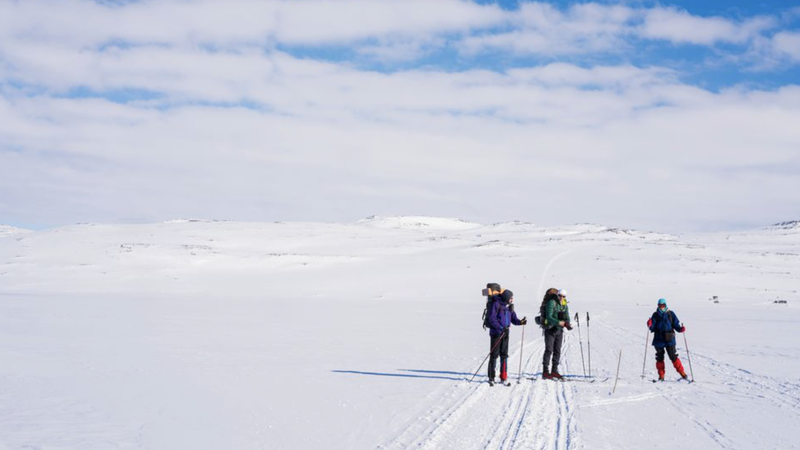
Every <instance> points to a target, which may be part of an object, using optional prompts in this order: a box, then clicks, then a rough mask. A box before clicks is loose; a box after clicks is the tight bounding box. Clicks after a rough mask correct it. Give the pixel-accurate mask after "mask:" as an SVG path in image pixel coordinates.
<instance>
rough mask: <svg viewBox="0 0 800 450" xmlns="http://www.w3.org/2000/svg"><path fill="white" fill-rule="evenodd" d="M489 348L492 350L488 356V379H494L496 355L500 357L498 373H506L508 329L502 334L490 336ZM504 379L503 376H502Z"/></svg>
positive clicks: (503, 374) (504, 374)
mask: <svg viewBox="0 0 800 450" xmlns="http://www.w3.org/2000/svg"><path fill="white" fill-rule="evenodd" d="M490 337H491V339H490V340H489V345H490V347H489V350H490V351H491V352H492V353H491V356H490V357H489V379H490V380H494V377H495V365H497V357H498V356H499V357H500V374H501V375H502V376H506V375H507V374H508V330H506V332H505V333H503V335H502V336H490ZM504 379H505V378H504Z"/></svg>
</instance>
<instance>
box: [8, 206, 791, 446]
mask: <svg viewBox="0 0 800 450" xmlns="http://www.w3.org/2000/svg"><path fill="white" fill-rule="evenodd" d="M795 229H796V224H795V225H792V224H791V223H789V224H788V225H787V224H777V225H775V226H773V227H767V228H763V229H757V230H749V231H743V232H736V233H712V234H697V235H686V236H671V235H666V234H660V233H651V232H642V231H637V230H621V229H616V228H610V227H606V226H603V225H598V224H577V225H565V226H558V227H543V226H537V225H534V224H529V223H522V222H510V223H502V224H494V225H481V224H475V223H469V222H464V221H461V220H459V219H441V218H432V217H371V218H368V219H365V220H363V221H359V222H357V223H352V224H335V223H242V222H230V221H206V220H175V221H169V222H165V223H158V224H144V225H102V224H81V225H75V226H70V227H63V228H58V229H54V230H48V231H40V232H26V231H25V230H17V229H13V228H10V227H1V228H0V286H2V288H1V290H0V342H3V345H2V346H0V361H3V362H4V363H3V364H2V365H0V377H2V381H3V382H2V383H0V399H2V402H0V449H3V450H5V449H6V448H9V449H17V448H80V449H103V448H111V447H115V448H193V449H206V448H207V449H219V448H237V449H261V448H293V449H294V448H298V449H316V448H333V449H351V448H386V449H405V448H423V449H425V448H428V449H459V450H460V449H471V448H491V449H495V448H499V449H511V448H520V449H530V448H534V449H579V448H580V449H603V448H608V449H617V448H645V447H646V448H656V449H658V448H663V449H672V448H674V447H675V446H676V445H681V446H684V447H687V448H719V447H722V448H741V449H761V448H799V447H800V440H798V438H797V437H796V436H795V434H794V432H793V431H794V430H793V426H792V425H791V424H793V423H794V422H796V421H797V420H798V418H800V377H798V375H797V374H800V345H798V342H800V340H798V332H797V329H798V324H800V309H798V304H800V294H798V291H797V289H798V286H800V283H799V282H798V281H799V278H800V233H796V232H794V231H793V230H795ZM2 236H6V237H9V236H16V238H11V239H9V238H5V239H4V238H2ZM490 281H491V282H499V283H501V284H502V285H503V286H504V287H506V288H508V289H511V290H513V291H514V293H515V298H516V308H517V311H518V312H519V314H520V315H527V317H528V318H532V317H533V316H534V315H536V313H537V311H538V307H539V303H540V301H541V297H542V294H543V292H544V290H545V289H547V288H549V287H559V288H567V289H568V290H569V292H570V309H571V312H572V313H573V314H575V313H578V314H579V315H580V326H581V329H580V333H581V334H580V336H581V337H580V339H579V334H578V330H577V329H576V330H573V331H572V332H570V333H568V334H567V336H566V338H565V342H564V362H563V372H564V373H566V374H567V375H570V376H572V377H573V381H571V382H565V383H560V384H559V383H556V382H552V381H543V380H541V379H540V377H539V376H540V372H541V367H540V360H541V356H542V351H543V342H542V337H541V332H540V330H539V329H537V328H535V327H534V326H532V325H528V326H527V327H526V331H525V342H524V346H523V345H522V339H521V337H522V329H521V328H519V327H514V328H512V330H511V346H510V349H509V351H510V359H509V363H510V372H511V373H512V380H513V381H514V384H513V385H512V386H511V387H500V386H496V387H491V388H490V387H489V386H488V385H487V384H486V383H485V380H486V377H485V366H484V367H483V369H482V370H481V371H480V372H479V374H478V376H477V377H476V378H475V380H474V382H469V381H468V380H469V378H470V377H471V376H472V374H473V372H475V370H476V369H478V366H479V364H480V363H481V361H482V360H483V358H484V356H485V352H487V351H488V348H487V346H488V337H487V336H486V332H485V331H484V330H483V329H482V327H481V322H480V316H481V313H482V311H483V306H484V301H485V300H484V298H483V297H481V295H480V291H481V289H482V288H483V287H485V284H486V283H487V282H490ZM660 297H665V298H667V300H668V302H669V306H670V308H671V309H673V310H674V311H675V312H676V314H677V315H678V316H679V318H680V319H681V320H682V321H683V322H684V323H685V324H686V326H687V333H686V335H685V336H686V338H687V341H686V342H687V343H688V344H689V345H690V349H691V351H692V353H691V362H692V372H693V374H694V377H695V378H696V380H697V382H696V383H694V384H681V383H676V382H674V378H675V373H674V371H673V372H670V370H672V369H671V367H669V368H668V372H667V373H668V377H669V378H672V379H673V380H671V381H669V382H665V383H662V384H653V383H651V382H650V380H651V378H653V377H654V376H655V375H654V373H655V369H654V360H653V349H652V348H651V347H648V348H647V354H646V355H645V342H644V341H645V338H648V333H647V332H646V329H645V327H644V323H645V321H646V320H647V317H649V315H650V314H651V313H652V312H653V310H654V309H655V301H656V300H657V299H658V298H660ZM715 297H716V298H715ZM776 301H785V303H775V302H776ZM587 312H588V313H590V314H591V322H590V323H589V324H587V323H586V321H585V319H586V313H587ZM587 325H589V327H590V328H588V329H587ZM589 338H590V339H591V370H592V374H593V375H594V376H595V377H596V381H595V382H593V383H589V382H580V381H576V378H575V377H577V378H579V379H580V378H583V375H584V370H585V369H586V370H588V364H587V363H588V361H587V358H586V357H587V356H588V353H589V345H588V344H589V343H588V342H587V341H588V339H589ZM678 343H679V345H678V351H679V354H680V355H681V358H682V359H683V360H684V365H685V366H687V368H688V366H689V364H688V358H687V356H688V355H686V351H685V343H684V341H683V336H679V337H678ZM620 351H622V359H621V364H620V379H619V382H618V385H617V387H616V391H615V392H614V393H613V394H612V393H611V391H612V389H613V382H614V379H613V377H614V375H615V373H616V368H617V358H618V356H619V354H620ZM582 352H583V353H584V359H583V361H582V358H581V354H582ZM520 362H521V364H520ZM643 362H644V364H645V377H644V378H642V376H641V375H642V363H643ZM584 368H585V369H584ZM518 376H519V378H520V381H521V383H520V384H516V380H517V377H518ZM607 378H610V379H607ZM754 417H758V420H753V418H754Z"/></svg>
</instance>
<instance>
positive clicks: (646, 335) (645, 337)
mask: <svg viewBox="0 0 800 450" xmlns="http://www.w3.org/2000/svg"><path fill="white" fill-rule="evenodd" d="M649 342H650V330H647V334H645V335H644V359H643V360H642V379H643V380H644V365H645V364H647V344H648V343H649Z"/></svg>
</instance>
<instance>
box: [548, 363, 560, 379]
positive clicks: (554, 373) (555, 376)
mask: <svg viewBox="0 0 800 450" xmlns="http://www.w3.org/2000/svg"><path fill="white" fill-rule="evenodd" d="M550 378H552V379H554V380H560V379H561V378H562V376H561V374H560V373H558V366H553V371H552V372H550Z"/></svg>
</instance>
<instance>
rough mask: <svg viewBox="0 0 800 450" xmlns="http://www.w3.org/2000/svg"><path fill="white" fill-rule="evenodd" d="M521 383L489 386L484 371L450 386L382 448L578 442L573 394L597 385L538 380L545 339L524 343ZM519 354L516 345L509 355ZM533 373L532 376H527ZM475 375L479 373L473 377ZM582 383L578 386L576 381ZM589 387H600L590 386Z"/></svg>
mask: <svg viewBox="0 0 800 450" xmlns="http://www.w3.org/2000/svg"><path fill="white" fill-rule="evenodd" d="M572 341H573V339H572V338H571V336H569V335H565V339H564V346H563V350H562V351H563V353H562V367H563V368H564V369H565V372H567V373H570V370H571V367H580V366H579V364H580V361H577V364H578V365H577V366H576V365H575V362H576V361H574V357H575V355H571V353H575V352H574V351H572V350H574V349H572V350H571V346H572ZM526 344H527V345H526V346H525V347H526V351H525V353H526V355H527V358H525V363H524V367H523V373H522V380H521V383H520V384H517V383H516V381H514V378H515V377H514V376H513V375H512V374H510V377H509V379H510V380H512V385H511V387H505V386H501V385H496V386H494V387H490V386H489V385H488V383H486V377H485V375H482V376H481V378H480V382H477V381H476V382H473V383H468V382H463V383H457V384H454V385H452V386H451V387H450V388H449V389H448V390H447V392H445V393H444V394H443V395H441V396H440V397H439V398H438V399H437V401H436V402H435V403H434V405H435V406H434V407H432V408H431V409H429V410H428V411H427V412H426V413H425V414H424V415H422V416H421V417H420V418H419V419H417V420H416V421H413V422H412V423H411V424H410V425H409V426H408V427H407V428H406V429H405V430H403V431H402V432H401V433H400V435H399V436H397V437H396V438H395V439H393V440H391V441H390V442H389V443H387V444H385V445H382V446H380V447H379V448H382V449H387V450H388V449H405V448H417V449H501V450H510V449H542V450H550V449H555V450H567V449H571V448H574V444H575V443H576V442H577V439H576V434H577V423H576V421H575V401H574V398H575V395H576V391H577V390H579V389H581V390H582V389H592V388H590V386H597V385H595V384H588V383H570V382H558V381H551V380H542V379H541V371H538V370H537V368H538V367H539V366H540V364H541V357H542V353H543V351H544V341H543V339H541V337H537V338H536V340H535V341H534V342H533V343H531V342H527V343H526ZM515 356H516V357H517V358H518V357H519V346H517V349H516V350H515V351H514V352H512V353H510V354H509V360H512V359H513V358H514V357H515ZM531 378H532V379H531ZM476 380H479V378H476ZM579 385H580V386H581V387H578V386H579ZM594 389H603V388H598V387H595V388H594Z"/></svg>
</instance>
